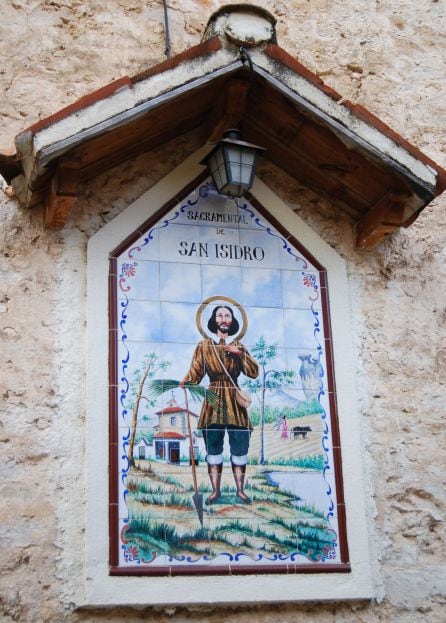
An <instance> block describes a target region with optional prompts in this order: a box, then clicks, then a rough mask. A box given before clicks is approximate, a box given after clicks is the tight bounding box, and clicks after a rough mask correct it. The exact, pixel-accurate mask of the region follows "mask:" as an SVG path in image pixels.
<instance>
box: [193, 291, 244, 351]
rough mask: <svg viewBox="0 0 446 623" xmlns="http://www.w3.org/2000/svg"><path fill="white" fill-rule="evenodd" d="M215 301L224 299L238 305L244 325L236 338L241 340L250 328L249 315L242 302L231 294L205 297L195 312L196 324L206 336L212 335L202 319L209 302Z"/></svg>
mask: <svg viewBox="0 0 446 623" xmlns="http://www.w3.org/2000/svg"><path fill="white" fill-rule="evenodd" d="M214 301H224V302H225V303H231V305H234V306H235V307H237V309H238V310H239V312H240V315H241V317H242V320H243V326H242V328H241V329H240V331H239V332H238V333H237V334H236V336H235V339H237V340H241V339H242V337H243V336H244V335H245V333H246V331H247V330H248V317H247V315H246V312H245V310H244V309H243V307H242V306H241V305H240V303H237V301H235V300H234V299H231V298H230V297H229V296H210V297H209V298H207V299H205V300H204V301H203V302H202V304H201V305H200V307H199V308H198V309H197V313H196V314H195V324H196V325H197V329H198V330H199V332H200V333H201V335H202V336H203V337H204V338H209V337H211V336H210V335H208V334H207V333H206V332H205V331H204V329H203V325H202V322H201V319H202V316H203V312H204V310H205V309H206V307H207V306H208V305H209V303H213V302H214ZM231 337H233V336H231Z"/></svg>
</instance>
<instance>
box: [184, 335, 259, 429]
mask: <svg viewBox="0 0 446 623" xmlns="http://www.w3.org/2000/svg"><path fill="white" fill-rule="evenodd" d="M231 344H232V345H234V346H236V347H237V348H238V349H239V350H241V351H242V352H241V354H240V355H231V354H229V353H226V352H225V349H224V348H225V347H224V344H218V345H215V343H214V345H215V348H216V349H217V352H218V356H219V357H220V359H221V361H222V362H223V364H224V367H225V368H226V371H227V372H228V373H229V374H230V376H231V378H232V380H233V381H234V383H235V384H236V385H237V386H238V383H237V379H238V377H239V375H240V374H241V373H243V374H244V375H245V376H248V377H249V378H251V379H255V378H257V376H258V375H259V367H258V365H257V362H256V360H255V359H253V358H252V357H251V355H250V354H249V353H248V351H247V350H246V348H245V347H244V346H243V344H242V343H241V342H238V341H237V340H234V341H233V342H231ZM205 374H207V375H208V376H209V380H210V385H209V389H211V390H212V391H213V392H214V393H216V394H217V395H218V396H219V397H220V408H219V409H215V408H214V407H212V405H210V404H209V403H208V402H206V401H204V402H203V406H202V407H201V413H200V419H199V421H198V428H206V427H207V426H210V425H211V424H223V425H226V424H232V425H235V426H243V427H244V428H248V429H250V430H252V424H251V422H250V421H249V416H248V412H247V410H246V409H245V407H241V406H240V405H239V404H238V403H237V401H236V399H235V388H234V386H233V384H232V383H231V381H230V380H229V379H228V377H227V375H226V374H225V371H224V370H223V366H222V364H221V363H220V362H219V360H218V358H217V356H216V354H215V350H214V346H213V341H212V340H211V339H206V340H202V341H201V342H199V343H198V345H197V347H196V349H195V352H194V354H193V356H192V362H191V365H190V369H189V372H188V373H187V374H186V376H185V377H184V381H186V382H188V383H196V384H198V383H200V381H201V380H202V378H203V377H204V375H205Z"/></svg>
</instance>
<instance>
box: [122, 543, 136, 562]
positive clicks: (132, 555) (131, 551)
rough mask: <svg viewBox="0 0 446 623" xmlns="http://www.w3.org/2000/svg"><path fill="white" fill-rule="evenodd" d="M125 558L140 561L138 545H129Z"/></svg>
mask: <svg viewBox="0 0 446 623" xmlns="http://www.w3.org/2000/svg"><path fill="white" fill-rule="evenodd" d="M124 558H125V560H126V561H127V562H134V561H137V562H139V552H138V548H137V547H136V545H129V546H128V547H126V548H125V549H124Z"/></svg>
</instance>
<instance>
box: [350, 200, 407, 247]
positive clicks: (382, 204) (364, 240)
mask: <svg viewBox="0 0 446 623" xmlns="http://www.w3.org/2000/svg"><path fill="white" fill-rule="evenodd" d="M408 198H409V196H408V195H407V194H403V193H397V192H387V193H386V194H385V195H383V196H382V197H381V199H380V200H379V201H378V202H377V203H376V204H375V205H374V206H373V207H372V208H371V209H370V210H369V211H368V212H367V214H365V215H364V217H363V218H362V219H361V220H360V221H359V222H358V223H357V225H356V228H355V233H356V241H355V244H356V248H357V249H371V248H372V247H374V246H376V245H377V244H379V243H380V242H381V241H382V240H383V238H384V237H385V236H387V235H388V234H391V233H392V232H393V231H395V230H396V229H398V228H399V227H401V225H402V223H403V220H404V206H405V203H406V202H407V200H408Z"/></svg>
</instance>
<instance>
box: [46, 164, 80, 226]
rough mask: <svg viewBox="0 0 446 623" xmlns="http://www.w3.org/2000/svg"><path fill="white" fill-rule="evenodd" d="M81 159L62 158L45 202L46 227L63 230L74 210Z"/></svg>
mask: <svg viewBox="0 0 446 623" xmlns="http://www.w3.org/2000/svg"><path fill="white" fill-rule="evenodd" d="M80 164H81V161H80V159H79V158H69V157H65V158H61V159H60V160H59V162H58V165H57V169H56V172H55V173H54V175H53V177H52V179H51V184H50V187H49V189H48V192H47V195H46V200H45V217H44V219H45V226H46V227H49V228H50V229H62V227H63V226H64V225H65V223H66V222H67V219H68V216H69V214H70V212H71V209H72V208H73V206H74V204H75V202H76V198H77V194H78V186H79V172H80Z"/></svg>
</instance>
